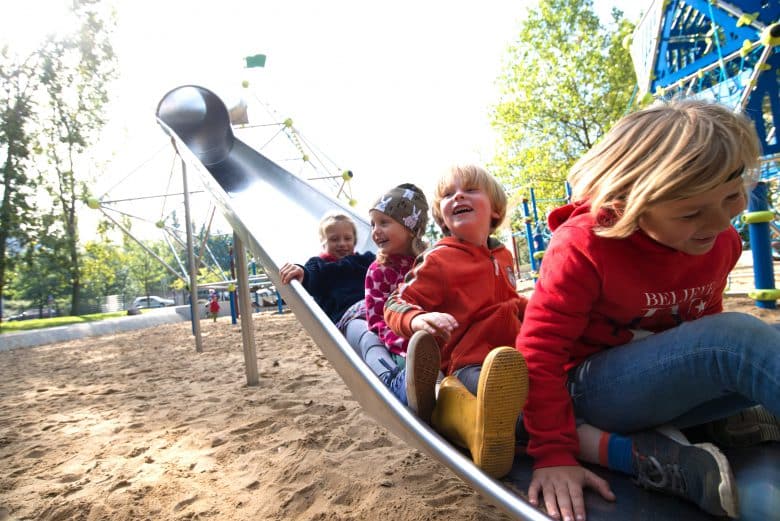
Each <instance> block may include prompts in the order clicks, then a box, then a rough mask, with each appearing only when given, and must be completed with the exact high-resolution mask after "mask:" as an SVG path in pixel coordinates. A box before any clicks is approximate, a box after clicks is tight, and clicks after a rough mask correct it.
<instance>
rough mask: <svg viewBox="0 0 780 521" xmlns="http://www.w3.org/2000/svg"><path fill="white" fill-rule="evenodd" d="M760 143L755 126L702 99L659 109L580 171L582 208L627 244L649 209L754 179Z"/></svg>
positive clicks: (592, 155) (612, 134)
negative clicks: (609, 215) (604, 213)
mask: <svg viewBox="0 0 780 521" xmlns="http://www.w3.org/2000/svg"><path fill="white" fill-rule="evenodd" d="M759 154H760V144H759V141H758V137H757V136H756V130H755V127H754V126H753V123H752V122H751V121H750V120H749V119H748V118H747V117H745V116H743V115H741V114H736V113H734V112H732V111H731V110H729V109H728V108H726V107H724V106H722V105H718V104H716V103H711V102H707V101H702V100H682V101H673V102H669V103H663V104H658V105H653V106H651V107H649V108H647V109H644V110H641V111H638V112H635V113H633V114H629V115H628V116H625V117H624V118H622V119H621V120H620V121H618V122H617V123H616V124H615V126H614V127H613V128H612V129H611V130H610V131H609V132H608V133H607V134H606V136H604V139H602V140H601V142H599V143H598V144H597V145H595V146H594V147H593V148H592V149H591V150H589V151H588V152H587V153H586V154H585V155H584V156H583V157H582V158H580V160H579V161H577V163H576V164H575V165H574V166H573V167H572V169H571V172H570V174H569V183H571V186H572V193H573V200H574V201H588V202H589V203H590V205H591V212H592V214H593V215H594V216H595V215H597V214H598V212H599V211H601V210H602V209H607V210H612V211H614V212H615V216H616V220H615V221H614V222H613V223H611V224H610V225H608V226H604V227H601V228H599V229H597V230H596V233H597V234H598V235H600V236H602V237H611V238H624V237H627V236H629V235H630V234H631V233H633V232H634V231H635V230H636V229H637V227H638V224H637V223H638V222H639V217H640V216H641V215H642V213H643V212H644V211H645V210H646V209H647V207H648V206H650V205H653V204H656V203H659V202H666V201H674V200H679V199H685V198H688V197H693V196H695V195H697V194H699V193H702V192H706V191H708V190H711V189H713V188H715V187H718V186H720V185H722V184H723V183H725V182H727V181H730V180H732V179H736V178H737V177H738V176H739V175H740V174H742V175H743V179H745V181H746V189H747V185H748V184H749V183H750V182H751V181H753V180H754V179H753V178H752V177H751V176H755V174H756V172H757V166H758V157H759Z"/></svg>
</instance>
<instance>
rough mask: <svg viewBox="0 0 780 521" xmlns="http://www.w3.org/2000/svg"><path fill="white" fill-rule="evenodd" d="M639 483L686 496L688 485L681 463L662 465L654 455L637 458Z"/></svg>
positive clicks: (642, 485)
mask: <svg viewBox="0 0 780 521" xmlns="http://www.w3.org/2000/svg"><path fill="white" fill-rule="evenodd" d="M634 481H635V482H636V484H637V485H639V486H640V487H644V488H649V489H655V490H664V491H667V492H671V493H673V494H678V495H682V496H684V495H685V493H686V492H687V488H688V487H687V485H686V483H685V479H684V478H683V475H682V473H681V472H680V466H679V465H674V464H670V465H662V464H661V463H659V461H658V460H657V459H656V458H654V457H653V456H648V457H640V458H637V476H636V478H635V479H634Z"/></svg>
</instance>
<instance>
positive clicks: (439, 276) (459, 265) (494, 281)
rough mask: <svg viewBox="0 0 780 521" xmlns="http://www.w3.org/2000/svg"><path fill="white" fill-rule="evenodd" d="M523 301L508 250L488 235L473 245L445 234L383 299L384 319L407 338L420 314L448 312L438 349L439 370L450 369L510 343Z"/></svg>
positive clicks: (480, 359) (481, 358) (473, 362)
mask: <svg viewBox="0 0 780 521" xmlns="http://www.w3.org/2000/svg"><path fill="white" fill-rule="evenodd" d="M527 302H528V301H527V300H526V299H525V298H524V297H522V296H520V295H518V294H517V291H516V289H515V277H514V269H513V264H512V255H511V254H510V253H509V250H507V249H506V248H505V247H504V246H503V245H502V244H500V243H499V242H498V241H496V240H495V239H493V238H492V237H491V238H490V239H488V245H487V246H475V245H473V244H470V243H467V242H463V241H461V240H460V239H456V238H454V237H445V238H443V239H441V240H440V241H439V242H437V243H436V244H435V245H434V246H433V247H432V248H431V249H429V250H427V251H426V252H424V253H423V254H422V255H420V256H419V257H418V258H417V260H416V261H415V265H414V267H413V268H412V270H411V271H410V272H409V273H408V274H407V275H406V278H405V280H404V282H402V283H401V284H400V285H399V286H398V288H397V289H396V290H395V291H394V292H393V293H392V294H391V295H390V298H388V300H387V302H386V303H385V321H386V322H387V324H388V325H389V326H390V329H392V330H393V331H394V332H396V333H397V334H398V335H401V336H403V337H406V338H409V337H410V336H411V335H412V334H413V331H412V329H411V322H412V319H413V318H414V317H416V316H417V315H420V314H422V313H427V312H432V311H437V312H440V313H449V314H450V315H452V316H453V317H455V320H457V322H458V328H457V329H455V331H453V332H452V335H451V336H450V340H449V341H448V342H447V343H445V344H443V345H442V343H441V342H439V348H440V349H441V369H442V371H443V372H444V373H445V374H451V373H452V372H453V371H455V370H456V369H459V368H461V367H464V366H467V365H480V364H482V362H483V361H484V359H485V357H486V356H487V354H488V353H489V352H490V350H491V349H493V348H494V347H499V346H514V342H515V337H516V336H517V334H518V333H519V332H520V324H521V319H522V316H523V313H524V311H525V306H526V304H527Z"/></svg>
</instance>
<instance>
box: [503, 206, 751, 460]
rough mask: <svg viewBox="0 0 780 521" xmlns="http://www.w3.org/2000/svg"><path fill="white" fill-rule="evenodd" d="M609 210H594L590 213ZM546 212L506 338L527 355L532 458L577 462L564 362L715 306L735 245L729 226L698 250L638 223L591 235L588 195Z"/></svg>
mask: <svg viewBox="0 0 780 521" xmlns="http://www.w3.org/2000/svg"><path fill="white" fill-rule="evenodd" d="M610 217H611V216H610V214H609V213H607V212H602V213H600V214H599V218H598V221H599V223H600V224H602V225H604V224H608V221H609V219H610ZM548 221H549V223H550V227H551V228H552V229H553V230H554V231H555V233H554V235H553V238H552V240H551V241H550V245H549V247H548V248H547V250H546V252H545V255H544V261H543V262H542V268H541V273H540V277H539V282H538V283H537V285H536V288H535V290H534V293H533V295H532V297H531V299H530V302H529V304H528V308H527V310H526V312H525V318H524V319H523V325H522V329H521V331H520V334H519V335H518V337H517V344H516V345H517V348H518V349H519V350H520V352H521V353H523V355H524V356H525V359H526V361H527V363H528V372H529V377H530V392H529V396H528V402H527V404H526V406H525V409H524V411H523V415H524V421H525V426H526V428H527V430H528V432H529V434H530V435H531V441H530V443H529V445H528V453H529V454H530V455H531V456H533V457H534V458H535V459H536V462H535V467H536V468H541V467H552V466H559V465H577V462H576V456H577V455H578V454H579V441H578V438H577V432H576V427H575V421H574V413H573V409H572V403H571V399H570V397H569V394H568V392H567V390H566V386H565V384H566V377H567V372H568V371H569V370H570V369H571V368H573V367H576V366H577V365H579V364H580V363H581V362H582V361H583V360H585V359H586V358H588V357H589V356H591V355H593V354H594V353H597V352H599V351H601V350H603V349H608V348H610V347H614V346H619V345H622V344H626V343H628V342H630V341H631V340H632V339H633V338H634V336H635V334H636V332H637V331H640V330H643V331H650V332H659V331H664V330H666V329H669V328H673V327H675V326H677V325H679V324H680V323H681V322H684V321H689V320H695V319H697V318H700V317H702V316H704V315H710V314H714V313H719V312H720V311H722V309H723V291H724V289H725V287H726V283H727V280H728V274H729V272H730V271H731V269H732V268H733V267H734V265H735V264H736V262H737V259H738V258H739V255H740V251H741V249H742V246H741V241H740V238H739V235H738V234H737V232H736V230H734V228H732V227H729V228H728V229H727V230H726V231H724V232H722V233H721V234H720V235H719V236H718V238H717V239H716V241H715V245H714V246H713V248H712V249H711V250H710V251H709V252H708V253H706V254H704V255H689V254H687V253H683V252H681V251H677V250H675V249H672V248H669V247H667V246H664V245H662V244H660V243H658V242H656V241H655V240H653V239H651V238H650V237H649V236H647V235H646V234H645V233H644V232H642V231H641V230H639V231H636V232H634V233H633V234H632V235H630V236H629V237H627V238H625V239H607V238H603V237H599V236H597V235H596V234H595V233H594V232H593V228H594V226H596V219H594V217H593V216H592V215H591V214H590V206H589V205H588V204H579V205H577V204H570V205H567V206H564V207H561V208H558V209H557V210H555V211H554V212H553V213H552V214H551V215H550V217H549V219H548Z"/></svg>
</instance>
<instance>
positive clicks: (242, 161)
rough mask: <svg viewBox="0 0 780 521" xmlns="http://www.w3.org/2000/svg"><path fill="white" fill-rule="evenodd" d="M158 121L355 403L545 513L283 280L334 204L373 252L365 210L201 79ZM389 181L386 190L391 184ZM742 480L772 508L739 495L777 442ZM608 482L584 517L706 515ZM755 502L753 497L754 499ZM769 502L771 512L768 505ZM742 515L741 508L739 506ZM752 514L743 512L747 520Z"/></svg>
mask: <svg viewBox="0 0 780 521" xmlns="http://www.w3.org/2000/svg"><path fill="white" fill-rule="evenodd" d="M157 119H158V122H159V124H160V126H161V127H162V128H163V130H164V131H165V132H166V133H167V134H168V135H169V136H170V137H171V139H172V141H173V143H174V146H175V147H176V149H177V152H178V153H179V155H180V156H181V157H182V160H183V162H184V164H185V165H186V168H187V173H188V175H193V174H195V175H198V176H199V178H200V180H201V181H202V183H203V184H204V186H205V187H206V189H207V190H208V192H209V193H210V195H211V197H212V198H213V199H214V201H215V203H216V204H217V205H218V206H219V208H220V210H221V211H222V213H223V215H224V216H225V218H226V219H227V220H228V222H229V223H230V224H231V226H232V227H233V230H234V231H235V233H236V234H238V236H239V237H240V238H241V240H242V241H243V242H244V245H245V246H246V247H247V248H249V249H250V251H251V252H252V254H253V255H254V256H255V257H256V258H257V259H258V260H259V261H260V262H261V263H262V265H263V266H264V267H265V269H266V272H267V273H268V275H269V277H270V278H271V280H272V281H273V283H274V284H275V285H276V287H277V289H278V290H279V292H280V293H281V295H282V297H283V298H284V299H285V301H286V302H287V304H288V305H289V306H290V308H291V309H292V311H293V312H294V313H295V315H296V318H297V319H298V320H299V321H300V323H301V324H302V325H303V327H304V328H305V329H306V331H307V332H308V333H309V335H310V336H311V338H312V339H313V340H314V342H315V343H316V344H317V346H318V347H319V348H320V349H321V350H322V352H323V354H324V355H325V356H326V357H327V358H328V359H329V361H330V362H331V364H332V365H333V367H334V368H335V369H336V371H337V372H338V373H339V375H340V376H341V378H342V379H343V380H344V382H345V383H346V385H347V386H348V387H349V389H350V391H351V392H352V394H353V396H354V397H355V398H356V399H357V400H358V402H359V403H360V405H361V407H363V409H364V410H365V411H366V412H368V413H369V414H370V415H371V416H373V417H374V418H375V419H376V420H377V421H379V422H380V423H381V424H382V425H384V426H385V427H387V428H388V429H390V430H391V431H392V432H393V433H394V434H396V435H397V436H399V437H400V438H402V439H403V440H405V441H406V442H407V443H409V444H410V445H412V446H414V447H416V448H418V449H420V450H423V451H424V452H426V453H427V454H429V455H430V456H431V457H433V458H435V459H436V460H438V461H439V462H441V463H442V464H444V465H446V466H447V467H449V468H450V469H451V470H452V471H453V472H454V473H455V474H457V475H458V476H459V477H460V478H461V479H463V480H464V481H466V482H467V483H469V484H470V485H471V486H472V487H473V488H474V489H475V490H476V491H478V492H479V493H480V494H481V495H482V496H483V497H484V498H485V499H487V500H488V501H490V502H491V503H493V504H495V505H496V506H498V507H499V508H501V509H503V510H504V511H505V512H507V513H508V514H509V515H510V516H511V517H512V518H514V519H524V520H546V519H549V518H548V517H547V516H546V515H544V514H542V513H541V512H539V511H538V510H537V509H536V508H534V507H532V506H531V505H530V504H528V503H527V502H526V501H524V500H523V499H522V498H521V497H520V496H518V495H517V494H516V493H515V492H514V491H513V490H522V491H526V490H527V489H528V484H529V482H530V477H531V462H530V460H529V459H528V458H525V457H517V458H516V459H515V464H514V467H513V469H512V472H511V474H510V475H509V476H508V477H507V478H506V479H505V480H503V481H496V480H494V479H492V478H490V477H489V476H487V475H485V474H483V473H482V472H481V471H480V470H479V469H478V468H477V467H475V466H474V465H473V464H472V462H471V460H470V458H469V457H468V455H467V454H464V453H463V452H461V451H460V450H458V449H457V448H455V447H453V446H452V445H451V444H449V443H448V442H447V441H446V440H444V439H443V438H442V437H441V436H439V435H438V434H437V433H436V432H435V431H433V430H432V429H431V428H430V427H429V426H428V425H426V424H424V423H423V422H421V421H419V420H418V419H417V417H416V416H414V415H413V414H412V413H411V412H409V411H408V410H407V409H406V408H405V407H404V406H403V405H401V404H400V403H399V402H398V401H397V400H396V399H395V397H394V396H393V395H392V394H391V393H390V391H389V390H387V389H386V388H385V387H384V386H383V385H382V384H381V382H380V381H379V379H378V378H376V377H375V376H374V375H373V374H372V373H371V371H370V370H369V369H368V367H367V366H366V365H365V364H364V363H363V362H362V360H360V358H359V357H358V356H357V354H355V352H354V351H353V350H352V348H351V347H350V346H349V344H347V342H346V340H345V339H344V337H343V336H342V335H341V334H340V333H339V331H338V330H337V329H336V327H335V326H334V325H333V324H332V323H331V322H330V320H329V319H328V317H327V316H326V315H325V313H324V312H322V310H321V309H320V308H319V307H318V306H317V304H316V303H315V302H314V300H313V299H312V298H311V297H310V296H309V295H308V293H307V292H306V291H305V290H304V289H303V287H302V286H301V285H300V284H299V283H298V282H293V283H292V284H290V285H283V284H281V282H280V280H279V267H280V266H281V265H282V264H284V263H285V262H296V263H303V262H305V261H306V259H308V258H309V257H312V256H314V255H316V254H317V253H318V252H319V251H320V244H319V240H318V234H317V226H318V222H319V219H320V217H322V215H323V214H324V213H325V212H326V211H328V210H332V209H334V208H340V209H341V210H343V211H344V212H345V213H347V214H349V215H351V216H352V217H353V218H354V220H355V222H356V223H357V226H358V242H357V248H356V249H357V250H358V251H361V252H362V251H366V250H375V245H374V244H373V242H372V241H371V237H370V227H369V225H368V222H367V221H366V218H367V216H363V215H357V214H355V213H354V212H353V211H352V210H351V209H350V208H349V207H348V206H346V205H343V204H342V203H341V202H339V201H336V200H334V199H333V198H331V197H328V196H327V195H325V194H323V193H321V192H320V191H318V190H316V189H315V188H313V187H312V186H310V185H309V184H308V183H307V182H305V181H304V180H301V179H300V178H298V177H296V176H295V175H293V174H291V173H289V172H287V171H286V170H285V169H283V168H281V167H280V166H278V165H276V164H275V163H273V162H272V161H271V160H269V159H268V158H266V157H264V156H263V155H262V154H260V153H259V152H257V151H255V150H254V149H252V148H251V147H249V146H248V145H246V144H245V143H243V142H242V141H241V140H239V139H237V138H235V136H234V135H233V131H232V128H231V125H230V118H229V115H228V111H227V108H226V107H225V105H224V103H223V102H222V101H221V100H220V99H219V98H218V97H217V96H216V95H215V94H214V93H213V92H211V91H209V90H208V89H205V88H203V87H198V86H183V87H178V88H176V89H174V90H172V91H170V92H169V93H167V94H166V95H165V96H164V97H163V99H162V100H161V101H160V104H159V106H158V109H157ZM388 188H389V187H388ZM730 459H731V461H732V462H734V468H735V473H736V474H737V477H738V480H739V481H740V484H741V483H742V481H745V483H746V488H745V492H742V487H740V490H741V496H742V499H743V501H742V503H743V505H745V506H746V507H747V508H753V509H754V510H756V509H758V510H756V512H755V513H756V515H757V516H759V515H763V513H764V512H765V511H767V512H771V514H770V515H769V516H763V517H756V519H769V518H772V516H774V515H777V512H778V511H780V505H777V504H774V505H771V504H770V505H763V504H761V502H760V501H755V502H748V503H747V504H746V503H745V499H748V498H750V497H752V496H757V497H758V498H759V499H761V498H763V497H765V494H762V492H761V488H760V487H761V486H762V485H767V484H768V485H769V486H773V487H774V488H777V486H778V485H780V447H778V445H777V444H773V445H769V446H764V447H762V448H760V449H750V450H743V451H742V452H739V453H734V454H733V456H732V455H731V454H730ZM594 470H596V471H597V472H598V473H600V474H601V475H602V476H604V477H605V478H606V479H608V481H609V482H610V484H611V486H612V487H613V490H614V491H615V493H616V494H617V496H618V501H617V502H616V503H609V502H606V501H603V500H601V499H600V498H599V497H597V496H596V495H595V494H593V493H587V495H586V502H587V508H588V519H589V520H590V521H599V520H624V519H632V520H651V519H669V520H673V519H674V520H676V519H686V520H693V521H695V520H706V519H711V517H710V516H708V515H706V514H704V513H703V512H701V511H700V510H698V509H697V508H696V507H695V506H693V505H689V504H687V503H685V502H683V501H680V500H678V499H676V498H672V497H668V496H664V495H661V494H658V493H651V492H646V491H643V490H641V489H639V488H638V487H636V486H634V485H633V484H632V483H631V482H630V480H629V479H627V478H625V477H624V476H619V475H617V474H613V473H609V472H605V471H602V470H600V469H594ZM753 503H756V504H753ZM769 508H772V510H771V511H770V510H766V509H769ZM746 513H747V512H746ZM748 517H752V516H744V518H748Z"/></svg>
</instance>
